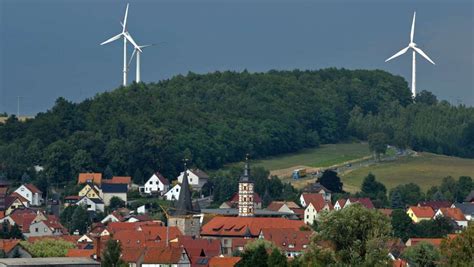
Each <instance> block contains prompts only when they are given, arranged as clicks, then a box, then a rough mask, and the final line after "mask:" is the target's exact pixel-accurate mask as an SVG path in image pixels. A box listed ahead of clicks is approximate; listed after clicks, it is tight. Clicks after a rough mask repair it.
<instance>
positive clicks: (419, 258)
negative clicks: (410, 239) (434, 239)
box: [401, 242, 441, 267]
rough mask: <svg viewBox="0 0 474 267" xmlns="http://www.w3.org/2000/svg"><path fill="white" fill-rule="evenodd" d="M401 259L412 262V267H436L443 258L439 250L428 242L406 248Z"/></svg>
mask: <svg viewBox="0 0 474 267" xmlns="http://www.w3.org/2000/svg"><path fill="white" fill-rule="evenodd" d="M401 257H402V258H403V259H406V260H407V261H408V262H410V265H411V264H413V265H414V266H423V267H435V266H437V264H436V262H437V261H439V260H440V258H441V256H440V251H439V249H437V248H436V247H435V246H433V245H432V244H430V243H426V242H421V243H418V244H416V245H414V246H412V247H408V248H406V249H405V251H403V253H402V256H401Z"/></svg>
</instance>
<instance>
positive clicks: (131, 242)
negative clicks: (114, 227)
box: [113, 230, 147, 248]
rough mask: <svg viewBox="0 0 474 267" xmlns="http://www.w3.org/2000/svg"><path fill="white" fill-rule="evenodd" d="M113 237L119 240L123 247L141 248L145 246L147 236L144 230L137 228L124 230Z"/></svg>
mask: <svg viewBox="0 0 474 267" xmlns="http://www.w3.org/2000/svg"><path fill="white" fill-rule="evenodd" d="M113 239H115V240H118V241H119V242H120V244H121V245H122V247H124V248H125V247H132V248H140V247H144V246H145V241H146V240H147V237H146V236H145V233H144V232H141V231H137V230H122V231H118V232H116V233H115V234H114V235H113Z"/></svg>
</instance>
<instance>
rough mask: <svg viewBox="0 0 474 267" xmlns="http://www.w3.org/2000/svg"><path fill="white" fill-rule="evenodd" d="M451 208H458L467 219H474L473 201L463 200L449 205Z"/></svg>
mask: <svg viewBox="0 0 474 267" xmlns="http://www.w3.org/2000/svg"><path fill="white" fill-rule="evenodd" d="M451 208H458V209H460V210H461V211H462V213H463V214H464V217H466V219H467V220H468V221H474V203H471V202H463V203H454V204H453V205H451Z"/></svg>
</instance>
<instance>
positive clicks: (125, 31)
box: [100, 4, 141, 86]
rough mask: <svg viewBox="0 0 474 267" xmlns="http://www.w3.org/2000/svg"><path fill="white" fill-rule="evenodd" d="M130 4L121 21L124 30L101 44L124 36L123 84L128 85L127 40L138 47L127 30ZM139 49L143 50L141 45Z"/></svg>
mask: <svg viewBox="0 0 474 267" xmlns="http://www.w3.org/2000/svg"><path fill="white" fill-rule="evenodd" d="M128 5H129V4H127V8H126V9H125V17H124V18H123V22H121V23H120V24H122V32H121V33H119V34H117V35H115V36H114V37H112V38H110V39H108V40H107V41H105V42H102V43H101V44H100V45H105V44H108V43H111V42H113V41H115V40H118V39H119V38H120V37H123V86H126V85H127V40H128V41H130V43H132V44H133V46H134V47H138V45H137V44H136V43H135V41H134V40H133V38H132V36H131V35H130V34H129V33H128V31H127V16H128ZM137 49H138V50H139V51H140V52H141V49H140V48H139V47H138V48H137Z"/></svg>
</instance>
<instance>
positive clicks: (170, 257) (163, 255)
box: [143, 247, 183, 264]
mask: <svg viewBox="0 0 474 267" xmlns="http://www.w3.org/2000/svg"><path fill="white" fill-rule="evenodd" d="M182 252H183V249H182V248H176V247H162V248H155V247H152V248H148V249H147V250H146V251H145V257H144V259H143V263H146V264H160V263H161V264H173V263H175V264H176V263H178V262H179V261H180V259H181V253H182Z"/></svg>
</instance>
